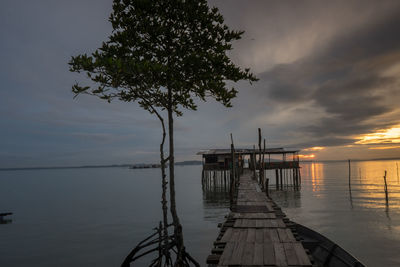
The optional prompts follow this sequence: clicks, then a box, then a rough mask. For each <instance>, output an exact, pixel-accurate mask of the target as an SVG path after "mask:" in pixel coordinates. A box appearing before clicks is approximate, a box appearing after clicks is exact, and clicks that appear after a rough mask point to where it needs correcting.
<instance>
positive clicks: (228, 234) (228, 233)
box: [221, 228, 233, 242]
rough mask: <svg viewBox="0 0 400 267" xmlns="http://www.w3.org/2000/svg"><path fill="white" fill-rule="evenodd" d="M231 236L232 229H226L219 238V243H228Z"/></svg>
mask: <svg viewBox="0 0 400 267" xmlns="http://www.w3.org/2000/svg"><path fill="white" fill-rule="evenodd" d="M232 234H233V228H228V229H226V231H225V233H224V235H223V236H222V238H221V242H228V241H229V240H230V239H231V237H232Z"/></svg>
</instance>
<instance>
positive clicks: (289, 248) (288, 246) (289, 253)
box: [283, 243, 299, 265]
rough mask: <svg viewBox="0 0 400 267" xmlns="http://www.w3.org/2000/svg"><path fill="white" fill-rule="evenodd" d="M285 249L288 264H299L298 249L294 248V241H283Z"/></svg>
mask: <svg viewBox="0 0 400 267" xmlns="http://www.w3.org/2000/svg"><path fill="white" fill-rule="evenodd" d="M283 247H284V249H285V255H286V261H287V263H288V265H299V260H298V259H297V255H296V251H295V250H294V247H293V243H283Z"/></svg>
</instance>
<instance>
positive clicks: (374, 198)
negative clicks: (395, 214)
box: [352, 161, 400, 212]
mask: <svg viewBox="0 0 400 267" xmlns="http://www.w3.org/2000/svg"><path fill="white" fill-rule="evenodd" d="M354 164H355V165H356V166H357V167H358V169H359V170H360V172H361V173H362V174H363V175H362V176H361V175H359V177H360V179H359V181H358V183H357V182H356V186H357V189H358V194H357V198H358V204H359V205H360V206H362V207H365V208H375V209H385V211H386V212H389V207H390V208H394V209H399V208H400V203H399V200H400V186H399V182H398V177H397V166H398V163H397V162H394V161H364V162H355V163H354ZM385 171H386V172H387V175H386V181H387V188H388V198H387V201H386V194H385V181H384V175H385ZM352 175H353V173H352Z"/></svg>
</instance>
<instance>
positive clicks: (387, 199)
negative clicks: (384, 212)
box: [383, 170, 389, 205]
mask: <svg viewBox="0 0 400 267" xmlns="http://www.w3.org/2000/svg"><path fill="white" fill-rule="evenodd" d="M383 180H384V181H385V196H386V205H388V204H389V196H388V188H387V183H386V170H385V175H384V176H383Z"/></svg>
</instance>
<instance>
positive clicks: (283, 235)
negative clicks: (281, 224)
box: [276, 228, 289, 242]
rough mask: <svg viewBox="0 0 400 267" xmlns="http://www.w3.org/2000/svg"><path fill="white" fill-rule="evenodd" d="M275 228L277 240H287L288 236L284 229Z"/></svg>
mask: <svg viewBox="0 0 400 267" xmlns="http://www.w3.org/2000/svg"><path fill="white" fill-rule="evenodd" d="M276 230H277V232H278V236H279V240H280V241H281V242H288V239H289V238H288V236H287V233H286V231H285V230H286V229H281V228H277V229H276Z"/></svg>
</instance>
